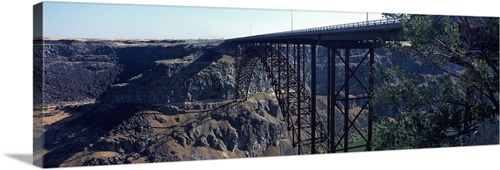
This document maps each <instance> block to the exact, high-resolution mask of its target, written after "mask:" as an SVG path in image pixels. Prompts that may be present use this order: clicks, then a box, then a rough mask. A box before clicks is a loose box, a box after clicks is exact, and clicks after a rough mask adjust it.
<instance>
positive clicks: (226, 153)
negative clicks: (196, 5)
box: [34, 39, 293, 167]
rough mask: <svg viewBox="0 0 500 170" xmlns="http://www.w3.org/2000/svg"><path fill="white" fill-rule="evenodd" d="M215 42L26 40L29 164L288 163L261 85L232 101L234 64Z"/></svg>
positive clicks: (281, 127)
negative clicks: (30, 52)
mask: <svg viewBox="0 0 500 170" xmlns="http://www.w3.org/2000/svg"><path fill="white" fill-rule="evenodd" d="M220 43H221V42H220V41H203V40H196V41H195V40H190V41H149V40H147V41H146V40H145V41H139V40H137V41H131V40H123V41H122V40H88V39H80V40H77V39H72V40H51V39H45V40H44V42H43V45H42V43H41V42H40V41H35V43H34V44H35V46H36V48H35V51H38V52H37V53H35V54H39V55H35V56H34V62H35V75H42V74H43V75H44V78H43V79H42V78H41V76H38V77H37V76H35V85H34V86H35V88H36V87H43V95H38V96H37V95H36V94H35V95H34V97H35V98H39V99H40V100H36V101H39V102H38V103H35V104H36V107H35V115H34V133H35V135H34V140H35V148H34V150H35V153H34V157H35V158H34V160H35V163H36V164H38V165H41V164H42V163H43V166H44V167H59V166H82V165H102V164H123V163H142V162H162V161H179V160H200V159H219V158H236V157H258V156H273V155H275V156H276V155H289V154H293V149H292V147H291V144H290V142H289V141H288V139H287V134H286V133H287V132H286V125H285V124H284V122H283V121H281V120H282V118H281V115H280V114H278V113H279V107H278V103H277V102H276V99H275V97H274V95H273V94H272V93H270V92H272V91H271V90H270V87H271V86H270V85H269V84H268V81H266V79H267V77H266V76H265V74H256V75H255V79H256V80H257V81H255V82H254V83H253V84H252V89H251V92H253V93H254V95H252V96H251V97H250V98H248V100H246V101H237V100H236V98H235V97H236V89H235V79H234V77H235V70H234V68H235V67H234V64H235V60H234V58H233V57H232V56H229V55H227V54H224V53H222V50H220V48H218V47H217V46H219V45H220ZM41 54H43V55H41ZM39 62H43V65H41V64H40V63H39ZM37 66H38V67H39V68H43V73H39V72H36V71H37V69H36V67H37ZM40 70H42V69H40ZM36 80H41V81H36ZM36 82H43V83H42V84H37V83H36ZM40 94H41V93H40ZM42 99H43V100H42ZM42 106H43V107H42ZM268 148H270V149H268Z"/></svg>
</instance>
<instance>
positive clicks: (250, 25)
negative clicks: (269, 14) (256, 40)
mask: <svg viewBox="0 0 500 170" xmlns="http://www.w3.org/2000/svg"><path fill="white" fill-rule="evenodd" d="M248 26H249V27H250V36H251V35H252V26H253V25H252V24H248Z"/></svg>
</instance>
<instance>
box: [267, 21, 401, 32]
mask: <svg viewBox="0 0 500 170" xmlns="http://www.w3.org/2000/svg"><path fill="white" fill-rule="evenodd" d="M399 22H400V21H399V20H398V19H392V18H388V19H380V20H371V21H363V22H354V23H348V24H340V25H329V26H323V27H315V28H307V29H300V30H293V31H285V32H279V33H274V34H268V35H279V34H292V33H308V32H316V31H330V30H339V29H349V28H358V27H365V26H376V25H387V24H394V23H399Z"/></svg>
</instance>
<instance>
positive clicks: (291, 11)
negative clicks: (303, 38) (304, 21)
mask: <svg viewBox="0 0 500 170" xmlns="http://www.w3.org/2000/svg"><path fill="white" fill-rule="evenodd" d="M290 21H291V22H290V26H291V27H292V31H293V9H292V10H290Z"/></svg>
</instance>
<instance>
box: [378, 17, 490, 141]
mask: <svg viewBox="0 0 500 170" xmlns="http://www.w3.org/2000/svg"><path fill="white" fill-rule="evenodd" d="M384 16H385V17H388V18H398V19H400V21H401V22H402V25H403V30H402V32H401V35H400V36H399V40H397V41H394V42H392V43H388V44H387V46H388V47H389V48H390V49H391V50H393V51H394V52H396V53H400V54H402V55H404V56H406V57H411V58H412V59H414V60H415V61H420V62H421V63H423V64H422V69H421V70H420V71H409V70H405V69H404V68H403V67H401V66H394V67H392V68H386V69H381V68H380V69H377V76H378V78H380V79H381V83H382V84H381V86H382V87H380V88H378V89H380V90H378V91H376V92H375V98H376V99H375V100H374V101H376V102H378V104H380V105H381V106H382V107H383V108H381V109H379V112H380V113H378V114H379V115H384V116H379V117H377V118H376V119H377V123H376V124H375V127H374V128H375V129H374V130H375V133H374V134H375V138H374V144H375V148H376V149H377V150H386V149H403V148H428V147H441V146H462V145H473V144H475V143H474V142H473V140H472V139H471V138H473V134H474V133H475V132H476V131H477V129H478V126H479V125H481V124H486V123H487V122H489V121H493V122H495V121H496V122H498V113H499V19H498V18H487V17H458V16H428V15H408V14H384ZM401 41H405V42H408V43H409V44H410V46H403V45H402V44H405V43H398V42H401ZM408 43H406V44H408ZM425 69H427V70H425ZM429 69H432V70H435V72H434V73H432V74H431V73H429ZM496 126H497V127H494V128H498V125H496ZM497 135H498V134H497ZM491 143H492V144H493V143H498V141H492V142H491Z"/></svg>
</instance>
